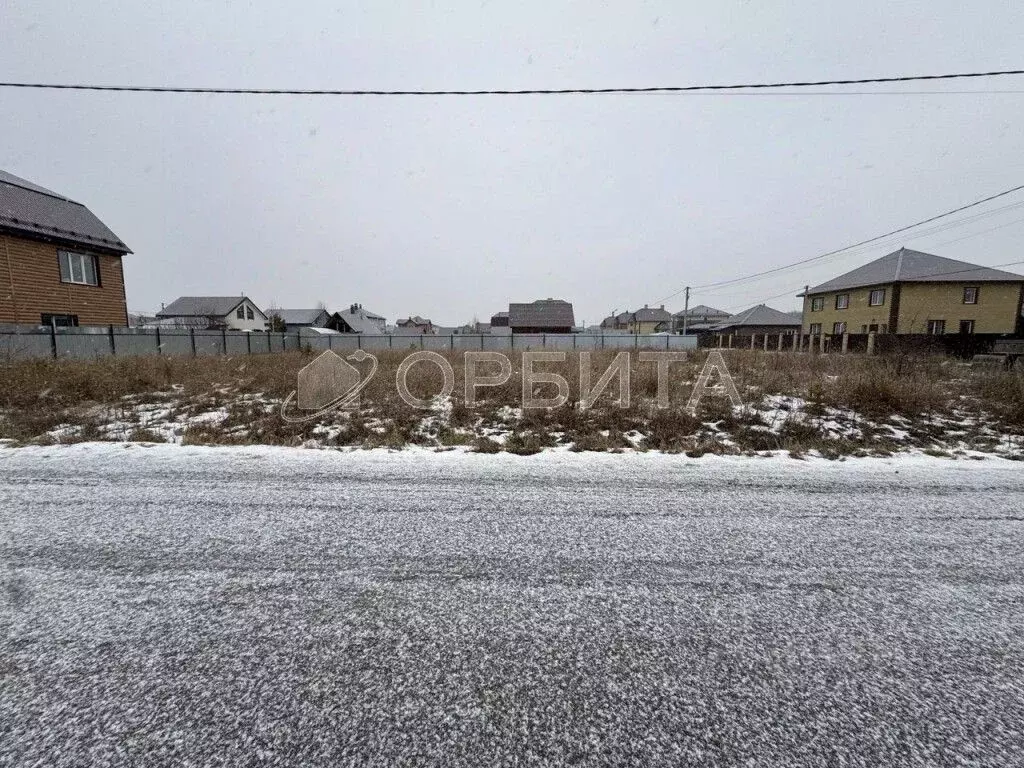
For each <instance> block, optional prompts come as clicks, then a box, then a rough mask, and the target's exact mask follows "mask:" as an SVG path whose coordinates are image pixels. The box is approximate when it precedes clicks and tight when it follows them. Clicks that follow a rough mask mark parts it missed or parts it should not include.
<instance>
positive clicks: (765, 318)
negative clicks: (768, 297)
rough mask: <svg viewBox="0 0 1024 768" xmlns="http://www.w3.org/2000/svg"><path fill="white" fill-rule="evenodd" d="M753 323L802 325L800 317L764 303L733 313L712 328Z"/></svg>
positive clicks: (787, 325) (733, 326)
mask: <svg viewBox="0 0 1024 768" xmlns="http://www.w3.org/2000/svg"><path fill="white" fill-rule="evenodd" d="M751 325H778V326H786V327H793V328H797V327H799V326H800V318H798V317H793V316H792V315H789V314H787V313H785V312H780V311H779V310H777V309H772V308H771V307H769V306H766V305H764V304H758V305H757V306H756V307H751V308H750V309H748V310H746V311H744V312H740V313H738V314H735V315H733V316H732V317H730V318H729V319H728V320H724V321H722V322H721V323H718V324H717V325H714V326H712V327H711V330H718V329H721V328H736V327H740V326H751Z"/></svg>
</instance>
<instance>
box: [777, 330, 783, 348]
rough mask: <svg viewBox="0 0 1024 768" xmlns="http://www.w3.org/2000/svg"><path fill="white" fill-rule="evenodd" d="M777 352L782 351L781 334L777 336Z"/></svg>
mask: <svg viewBox="0 0 1024 768" xmlns="http://www.w3.org/2000/svg"><path fill="white" fill-rule="evenodd" d="M777 351H778V352H781V351H782V334H781V333H780V334H779V348H778V350H777Z"/></svg>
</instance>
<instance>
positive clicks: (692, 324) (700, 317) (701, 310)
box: [672, 304, 732, 334]
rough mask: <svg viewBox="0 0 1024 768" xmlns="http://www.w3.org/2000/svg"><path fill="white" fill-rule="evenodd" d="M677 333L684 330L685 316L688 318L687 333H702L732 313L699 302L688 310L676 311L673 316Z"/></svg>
mask: <svg viewBox="0 0 1024 768" xmlns="http://www.w3.org/2000/svg"><path fill="white" fill-rule="evenodd" d="M672 317H673V319H674V325H675V331H676V333H682V332H683V318H684V317H685V318H686V333H687V334H690V333H702V332H704V331H706V330H708V329H709V328H711V327H712V326H714V325H719V324H721V323H724V322H725V321H726V320H728V319H729V318H730V317H732V315H730V314H729V313H728V312H725V311H723V310H721V309H715V308H714V307H709V306H708V305H707V304H698V305H697V306H695V307H690V308H689V309H687V310H684V311H681V312H676V313H675V314H674V315H673V316H672Z"/></svg>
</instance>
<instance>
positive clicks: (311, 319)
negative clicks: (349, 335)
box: [229, 309, 327, 325]
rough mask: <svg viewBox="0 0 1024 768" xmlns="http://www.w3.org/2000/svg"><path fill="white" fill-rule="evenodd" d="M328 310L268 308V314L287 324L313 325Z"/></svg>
mask: <svg viewBox="0 0 1024 768" xmlns="http://www.w3.org/2000/svg"><path fill="white" fill-rule="evenodd" d="M229 311H230V310H229ZM326 312H327V310H326V309H268V310H267V311H266V315H267V317H270V316H271V315H277V316H278V317H280V318H281V322H283V323H284V324H285V325H312V324H313V323H315V322H316V321H317V320H318V319H319V318H320V315H322V314H324V313H326Z"/></svg>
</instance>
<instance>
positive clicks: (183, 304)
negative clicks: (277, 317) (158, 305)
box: [156, 296, 262, 317]
mask: <svg viewBox="0 0 1024 768" xmlns="http://www.w3.org/2000/svg"><path fill="white" fill-rule="evenodd" d="M245 300H246V297H245V296H182V297H181V298H179V299H175V300H174V301H172V302H171V303H170V304H168V305H167V306H166V307H164V308H163V309H161V310H160V311H159V312H157V313H156V316H157V317H224V316H225V315H227V314H230V313H231V312H232V311H233V310H234V309H235V308H236V307H237V306H238V305H239V304H241V303H242V302H243V301H245ZM249 303H250V304H252V305H253V307H256V305H255V304H254V303H253V301H252V299H249ZM256 309H257V311H259V308H258V307H256ZM261 314H262V313H261Z"/></svg>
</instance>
